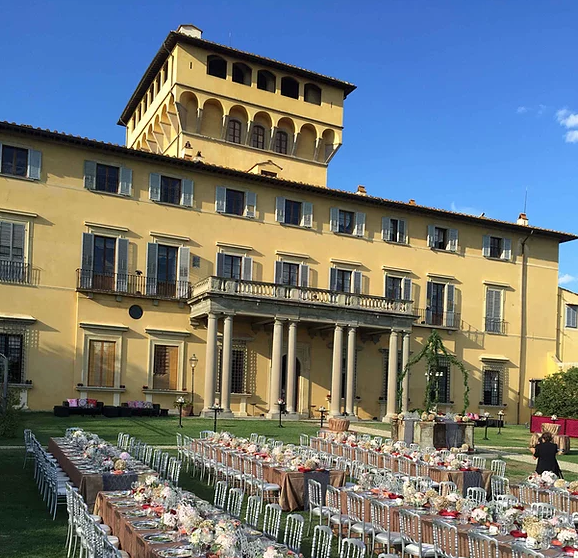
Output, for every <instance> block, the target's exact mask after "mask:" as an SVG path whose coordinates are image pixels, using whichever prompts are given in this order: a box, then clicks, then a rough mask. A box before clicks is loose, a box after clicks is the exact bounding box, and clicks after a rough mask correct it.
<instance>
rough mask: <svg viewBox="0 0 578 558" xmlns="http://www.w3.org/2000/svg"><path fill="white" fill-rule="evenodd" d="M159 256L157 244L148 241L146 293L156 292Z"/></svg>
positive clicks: (152, 293) (154, 293) (153, 293)
mask: <svg viewBox="0 0 578 558" xmlns="http://www.w3.org/2000/svg"><path fill="white" fill-rule="evenodd" d="M158 258H159V245H158V244H156V243H155V242H149V243H148V245H147V278H146V292H147V295H156V294H157V270H158Z"/></svg>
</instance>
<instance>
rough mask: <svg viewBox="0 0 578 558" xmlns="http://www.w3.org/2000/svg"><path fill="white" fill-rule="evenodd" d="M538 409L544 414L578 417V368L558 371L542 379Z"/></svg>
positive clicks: (537, 402) (537, 400) (537, 399)
mask: <svg viewBox="0 0 578 558" xmlns="http://www.w3.org/2000/svg"><path fill="white" fill-rule="evenodd" d="M536 410H538V411H540V412H541V413H543V414H544V415H557V416H559V417H564V418H578V368H577V367H572V368H568V370H566V371H560V372H556V373H555V374H552V375H551V376H548V377H547V378H544V379H543V380H542V383H541V385H540V394H539V395H538V397H537V398H536Z"/></svg>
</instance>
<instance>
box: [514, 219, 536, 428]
mask: <svg viewBox="0 0 578 558" xmlns="http://www.w3.org/2000/svg"><path fill="white" fill-rule="evenodd" d="M532 234H534V231H533V230H532V231H530V234H529V235H528V236H527V237H526V238H524V240H522V274H521V278H520V283H521V284H520V358H519V362H520V373H519V374H518V407H517V412H516V424H520V416H521V414H522V401H523V399H524V378H525V377H526V335H527V324H526V314H527V308H526V299H527V296H526V293H527V290H528V256H527V254H526V242H527V241H528V239H529V238H530V237H531V236H532Z"/></svg>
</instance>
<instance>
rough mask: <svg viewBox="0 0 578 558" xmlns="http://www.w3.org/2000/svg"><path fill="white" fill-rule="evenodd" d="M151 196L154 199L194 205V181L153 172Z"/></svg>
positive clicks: (150, 184) (150, 186) (174, 203)
mask: <svg viewBox="0 0 578 558" xmlns="http://www.w3.org/2000/svg"><path fill="white" fill-rule="evenodd" d="M149 198H150V199H151V200H152V201H157V202H162V203H170V204H173V205H184V206H186V207H192V205H193V181H192V180H188V179H181V178H174V177H172V176H165V175H162V174H156V173H151V174H150V177H149Z"/></svg>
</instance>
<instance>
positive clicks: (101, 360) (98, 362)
mask: <svg viewBox="0 0 578 558" xmlns="http://www.w3.org/2000/svg"><path fill="white" fill-rule="evenodd" d="M115 352H116V343H115V342H114V341H98V340H96V339H91V340H90V341H89V344H88V385H89V386H99V387H114V368H115V360H116V358H115V357H116V355H115Z"/></svg>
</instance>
